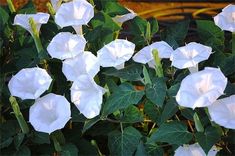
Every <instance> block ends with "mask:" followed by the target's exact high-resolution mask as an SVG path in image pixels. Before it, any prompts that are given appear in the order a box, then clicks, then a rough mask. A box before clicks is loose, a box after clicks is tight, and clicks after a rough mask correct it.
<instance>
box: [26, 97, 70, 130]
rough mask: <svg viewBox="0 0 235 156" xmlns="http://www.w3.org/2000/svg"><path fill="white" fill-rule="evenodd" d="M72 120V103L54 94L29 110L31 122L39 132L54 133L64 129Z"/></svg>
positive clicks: (36, 102)
mask: <svg viewBox="0 0 235 156" xmlns="http://www.w3.org/2000/svg"><path fill="white" fill-rule="evenodd" d="M70 118H71V110H70V103H69V102H68V101H67V99H66V98H65V97H64V96H61V95H56V94H53V93H50V94H47V95H45V96H43V97H41V98H39V99H36V101H35V103H34V104H33V105H32V106H31V107H30V109H29V122H30V123H31V124H32V125H33V127H34V129H35V130H36V131H39V132H45V133H49V134H50V133H52V132H54V131H56V130H58V129H62V128H63V127H64V126H65V124H66V123H67V122H68V121H69V119H70Z"/></svg>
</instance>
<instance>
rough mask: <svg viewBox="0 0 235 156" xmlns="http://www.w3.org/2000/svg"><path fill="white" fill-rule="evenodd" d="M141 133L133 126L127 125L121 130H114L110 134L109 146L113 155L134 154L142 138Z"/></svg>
mask: <svg viewBox="0 0 235 156" xmlns="http://www.w3.org/2000/svg"><path fill="white" fill-rule="evenodd" d="M141 137H142V136H141V134H140V132H139V131H137V130H136V129H135V128H133V127H127V128H125V129H124V130H123V133H122V132H120V131H117V130H116V131H112V132H111V133H109V134H108V146H109V150H110V154H111V155H116V156H127V155H132V154H133V153H134V152H135V150H136V148H137V146H138V144H139V142H140V139H141Z"/></svg>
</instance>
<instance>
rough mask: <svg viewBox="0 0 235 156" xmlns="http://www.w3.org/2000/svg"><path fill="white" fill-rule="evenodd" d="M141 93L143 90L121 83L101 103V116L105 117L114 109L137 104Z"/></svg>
mask: <svg viewBox="0 0 235 156" xmlns="http://www.w3.org/2000/svg"><path fill="white" fill-rule="evenodd" d="M143 95H144V91H137V90H135V88H134V86H132V85H131V84H129V83H123V84H121V85H120V86H119V87H118V88H117V90H116V91H115V92H114V93H113V94H111V95H110V96H109V98H108V99H107V101H106V103H105V104H104V105H103V110H102V117H105V116H107V115H109V114H111V113H113V112H115V111H116V110H119V109H125V108H127V107H128V106H130V105H132V104H137V103H138V102H139V101H140V99H141V98H142V97H143Z"/></svg>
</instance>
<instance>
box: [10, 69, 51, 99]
mask: <svg viewBox="0 0 235 156" xmlns="http://www.w3.org/2000/svg"><path fill="white" fill-rule="evenodd" d="M51 82H52V79H51V77H50V75H49V74H48V73H47V72H46V70H45V69H41V68H38V67H35V68H25V69H22V70H20V71H19V72H18V73H17V74H16V75H15V76H13V77H12V78H11V80H10V81H9V84H8V88H9V90H10V93H11V95H12V96H17V97H20V98H21V99H22V100H24V99H37V98H38V97H39V96H40V95H41V94H42V93H44V92H45V91H46V90H47V89H48V88H49V87H50V84H51Z"/></svg>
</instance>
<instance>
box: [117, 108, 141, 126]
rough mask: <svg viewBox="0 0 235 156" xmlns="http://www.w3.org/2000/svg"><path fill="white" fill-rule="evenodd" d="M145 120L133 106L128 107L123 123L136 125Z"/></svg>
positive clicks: (122, 119)
mask: <svg viewBox="0 0 235 156" xmlns="http://www.w3.org/2000/svg"><path fill="white" fill-rule="evenodd" d="M143 120H144V116H143V114H142V113H141V112H140V111H139V109H138V108H137V107H135V106H133V105H130V106H129V107H127V108H126V109H125V111H124V116H123V117H122V118H121V122H128V123H135V122H141V121H143Z"/></svg>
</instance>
